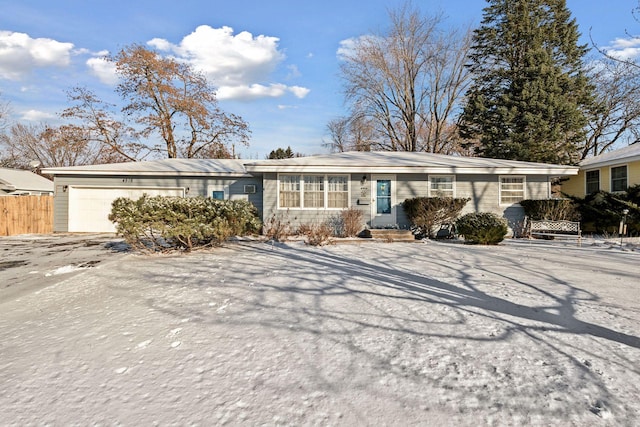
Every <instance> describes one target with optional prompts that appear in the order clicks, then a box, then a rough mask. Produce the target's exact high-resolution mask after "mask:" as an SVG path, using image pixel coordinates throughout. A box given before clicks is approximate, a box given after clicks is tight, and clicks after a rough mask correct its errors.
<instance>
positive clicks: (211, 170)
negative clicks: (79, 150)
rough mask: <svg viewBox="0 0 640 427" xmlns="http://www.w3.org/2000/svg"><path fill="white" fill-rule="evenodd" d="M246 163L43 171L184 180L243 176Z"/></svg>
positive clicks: (166, 162) (175, 162)
mask: <svg viewBox="0 0 640 427" xmlns="http://www.w3.org/2000/svg"><path fill="white" fill-rule="evenodd" d="M248 161H249V160H235V159H161V160H152V161H146V162H127V163H110V164H103V165H87V166H71V167H57V168H46V169H43V170H42V172H43V173H47V174H52V175H87V174H89V175H122V174H135V175H186V176H200V175H202V176H216V175H226V176H247V175H248V174H247V171H246V170H245V168H244V164H245V163H246V162H248Z"/></svg>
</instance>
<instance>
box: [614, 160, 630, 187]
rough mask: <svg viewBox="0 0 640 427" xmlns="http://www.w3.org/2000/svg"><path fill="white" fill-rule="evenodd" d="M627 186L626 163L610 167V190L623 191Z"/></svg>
mask: <svg viewBox="0 0 640 427" xmlns="http://www.w3.org/2000/svg"><path fill="white" fill-rule="evenodd" d="M627 187H628V185H627V165H624V166H617V167H614V168H611V191H612V192H615V191H625V190H626V189H627Z"/></svg>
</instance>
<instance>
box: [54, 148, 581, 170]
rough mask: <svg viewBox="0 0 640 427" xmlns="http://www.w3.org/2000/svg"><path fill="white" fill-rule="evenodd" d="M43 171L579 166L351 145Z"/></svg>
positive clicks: (570, 167)
mask: <svg viewBox="0 0 640 427" xmlns="http://www.w3.org/2000/svg"><path fill="white" fill-rule="evenodd" d="M42 172H43V173H47V174H52V175H129V174H135V175H171V176H176V175H181V176H216V175H225V176H251V174H252V173H263V172H304V173H432V174H434V173H447V174H456V173H457V174H523V175H524V174H527V175H576V174H577V173H578V167H577V166H562V165H550V164H546V163H531V162H519V161H514V160H498V159H485V158H480V157H460V156H447V155H443V154H432V153H416V152H389V151H385V152H382V151H369V152H364V151H352V152H346V153H335V154H327V155H319V156H309V157H294V158H290V159H269V160H227V159H163V160H153V161H147V162H129V163H112V164H105V165H88V166H73V167H60V168H46V169H43V170H42Z"/></svg>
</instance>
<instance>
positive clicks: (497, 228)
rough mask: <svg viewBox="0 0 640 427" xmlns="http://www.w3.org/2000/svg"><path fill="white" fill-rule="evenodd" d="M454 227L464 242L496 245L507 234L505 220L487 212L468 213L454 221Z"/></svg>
mask: <svg viewBox="0 0 640 427" xmlns="http://www.w3.org/2000/svg"><path fill="white" fill-rule="evenodd" d="M456 228H457V230H458V234H460V235H461V236H464V240H465V242H466V243H474V244H475V243H478V244H481V245H497V244H498V243H500V242H502V241H503V240H504V236H506V235H507V220H506V219H504V218H500V217H499V216H498V215H496V214H493V213H488V212H481V213H468V214H466V215H463V216H462V217H460V218H459V219H458V220H457V221H456Z"/></svg>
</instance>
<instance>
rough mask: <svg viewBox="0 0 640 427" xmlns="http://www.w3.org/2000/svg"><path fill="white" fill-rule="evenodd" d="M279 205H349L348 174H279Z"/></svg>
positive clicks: (293, 206)
mask: <svg viewBox="0 0 640 427" xmlns="http://www.w3.org/2000/svg"><path fill="white" fill-rule="evenodd" d="M278 181H279V184H278V189H279V190H278V200H279V202H278V206H279V207H280V208H301V209H344V208H348V207H349V176H348V175H289V174H279V175H278Z"/></svg>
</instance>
